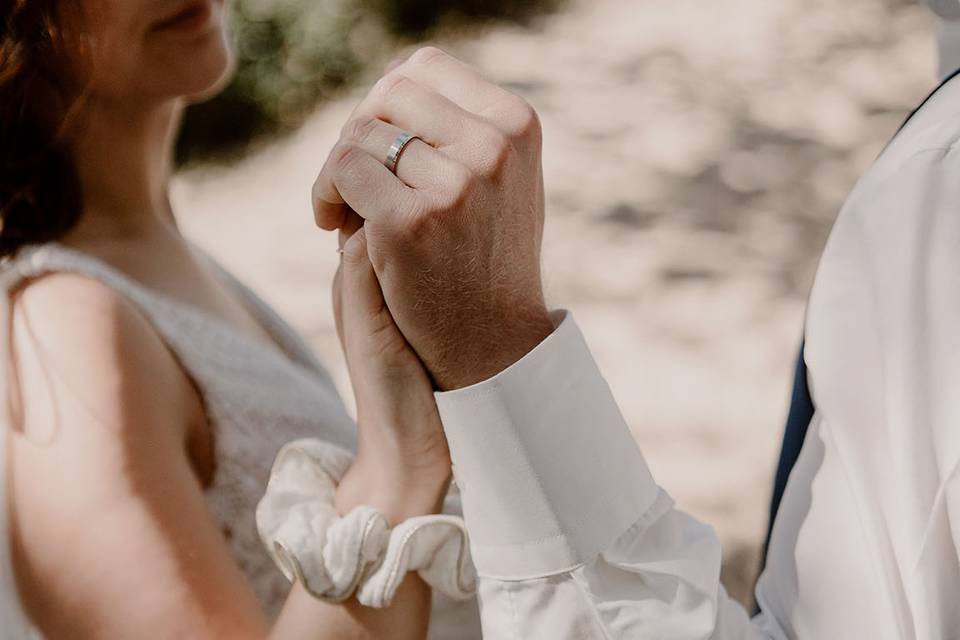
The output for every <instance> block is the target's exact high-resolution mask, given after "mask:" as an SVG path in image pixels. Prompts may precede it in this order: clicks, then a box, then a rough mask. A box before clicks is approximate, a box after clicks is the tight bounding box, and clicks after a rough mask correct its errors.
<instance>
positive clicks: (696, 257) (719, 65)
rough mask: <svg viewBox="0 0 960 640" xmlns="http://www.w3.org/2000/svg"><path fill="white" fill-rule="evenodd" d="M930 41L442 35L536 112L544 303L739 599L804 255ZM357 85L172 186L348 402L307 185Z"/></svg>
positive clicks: (918, 25)
mask: <svg viewBox="0 0 960 640" xmlns="http://www.w3.org/2000/svg"><path fill="white" fill-rule="evenodd" d="M932 34H933V21H932V18H931V16H930V15H928V14H927V12H926V11H925V10H923V9H922V8H920V7H919V6H918V5H917V4H914V3H911V2H906V1H903V0H900V1H898V0H844V1H843V2H836V1H831V2H825V1H823V0H778V1H777V2H770V1H769V0H713V1H712V2H709V3H707V2H702V1H701V0H646V1H643V2H640V1H636V0H580V1H573V2H571V4H570V6H569V7H568V8H567V9H566V10H565V11H563V12H560V13H558V14H555V15H553V16H550V17H548V18H546V19H545V20H543V21H542V23H540V24H538V25H536V26H534V27H533V28H524V29H521V28H517V27H498V28H495V29H492V30H490V31H488V32H485V33H483V34H480V35H476V36H472V37H469V38H466V39H458V40H456V41H453V42H444V43H442V44H443V46H445V47H446V48H448V49H450V50H452V51H454V52H455V53H457V54H458V55H460V56H461V57H463V58H465V59H466V60H468V61H470V62H472V63H474V64H476V65H477V66H478V67H479V68H481V69H482V70H483V71H484V73H485V74H487V75H488V77H490V78H491V79H494V80H496V81H498V82H500V83H504V84H506V85H508V86H509V87H510V88H512V89H513V90H515V91H517V92H519V93H520V94H522V95H524V96H525V97H526V98H527V99H529V100H530V102H531V103H533V104H534V106H536V107H537V109H538V110H539V112H540V113H541V116H542V119H543V123H544V129H545V137H546V142H545V149H544V165H545V179H546V186H547V193H548V222H547V229H546V237H545V244H544V252H545V255H544V265H545V273H546V281H547V294H548V300H549V302H550V303H551V304H552V305H553V306H562V307H567V308H569V309H572V310H573V312H574V313H575V315H576V317H577V319H578V322H579V323H580V325H581V327H582V328H583V330H584V332H585V334H586V336H587V338H588V340H589V342H590V344H591V346H592V348H593V350H594V353H595V355H596V357H597V359H598V361H599V362H600V366H601V368H602V369H603V371H604V372H605V374H606V376H607V379H608V380H609V382H610V385H611V386H612V388H613V390H614V393H615V395H616V397H617V399H618V400H619V402H620V405H621V407H622V408H623V411H624V413H625V415H626V417H627V419H628V421H629V423H630V425H631V427H632V429H633V432H634V434H635V435H636V438H637V441H638V442H639V444H640V446H641V447H642V449H643V451H644V453H645V454H646V457H647V459H648V461H649V463H650V465H651V467H652V469H653V471H654V473H655V475H656V477H657V479H658V481H659V482H660V484H661V485H662V486H664V487H665V488H666V489H667V490H669V491H670V493H671V494H672V495H673V496H674V497H675V498H676V500H677V502H678V503H679V505H680V506H681V507H682V508H684V509H686V510H688V511H690V512H692V513H693V514H695V515H697V516H698V517H700V518H702V519H704V520H706V521H707V522H709V523H711V524H713V525H714V526H715V527H716V529H717V531H718V533H719V535H720V537H721V539H722V540H723V543H724V547H725V556H726V566H725V581H726V582H727V584H728V586H729V588H730V589H731V590H732V592H733V593H734V594H735V595H736V596H737V597H739V598H741V599H742V600H746V599H747V598H749V594H748V587H747V585H748V584H749V583H750V582H751V580H752V575H753V572H754V569H755V566H756V565H755V563H756V559H757V557H758V553H759V546H760V543H761V540H762V537H763V534H764V532H765V529H766V522H767V517H766V510H767V505H768V501H769V495H770V486H771V478H772V473H773V467H774V464H775V459H776V455H777V452H778V448H779V438H780V435H781V425H782V420H783V417H784V415H785V412H786V402H787V398H788V391H789V383H790V372H791V365H792V361H793V358H794V356H795V352H796V348H797V346H798V343H799V338H800V331H801V325H802V314H803V305H804V300H805V296H806V293H807V290H808V288H809V284H810V282H811V279H812V274H813V271H814V269H815V266H816V258H817V255H818V253H819V251H820V249H821V247H822V245H823V243H824V241H825V238H826V234H827V232H828V231H829V226H830V223H831V220H832V219H833V216H834V214H835V212H836V211H837V210H838V208H839V205H840V204H841V202H842V200H843V198H844V197H845V195H846V193H847V192H848V191H849V189H850V187H851V186H852V184H853V182H854V180H855V179H856V177H857V175H858V174H859V173H860V172H861V171H862V170H863V169H864V167H866V166H867V165H868V164H869V163H870V162H871V160H872V159H873V157H874V156H875V155H876V154H877V152H878V151H879V150H880V148H881V146H882V145H883V143H884V141H885V140H886V139H887V137H888V136H889V135H890V134H891V133H892V132H893V131H894V130H895V128H896V126H897V124H898V123H899V121H900V120H901V119H902V117H903V116H904V114H905V113H906V112H907V111H908V110H909V108H910V107H911V106H913V105H914V104H915V103H916V102H918V101H919V100H920V99H921V98H922V97H923V95H924V94H925V93H926V91H927V90H928V89H930V88H931V87H932V85H933V84H934V67H935V61H934V50H933V35H932ZM359 95H360V94H359V93H356V92H354V93H352V94H350V95H345V96H344V97H343V98H342V99H339V100H337V101H334V102H332V103H328V104H326V105H324V106H323V107H322V108H321V109H319V110H318V111H317V112H316V114H315V115H314V116H313V117H311V119H310V120H309V121H308V122H307V123H306V125H305V126H304V127H303V128H302V129H300V130H299V131H298V132H297V133H296V134H294V135H292V136H290V137H288V138H287V139H284V140H280V141H276V142H275V143H273V144H271V145H269V146H267V147H265V148H263V149H261V150H259V151H257V152H256V153H254V154H253V155H251V156H249V157H248V158H246V159H244V160H243V161H241V162H239V163H236V164H233V165H232V166H229V167H221V166H206V167H200V168H196V169H192V170H190V171H188V172H185V173H182V174H180V175H179V176H178V178H177V180H176V182H175V187H174V200H175V205H176V208H177V210H178V217H179V219H180V221H181V224H182V226H183V228H184V229H185V231H186V233H187V234H188V235H189V236H191V237H192V238H194V239H195V240H196V241H197V242H198V243H199V244H201V245H202V246H204V247H206V248H207V249H208V250H209V251H210V252H211V253H213V254H214V255H215V256H216V257H218V258H219V259H220V260H221V261H222V262H223V263H224V264H226V265H227V266H228V267H229V268H231V269H233V270H234V271H235V272H236V273H237V274H238V275H239V276H240V277H241V278H243V279H244V280H245V281H247V282H248V283H249V284H251V286H253V287H254V288H255V289H256V290H258V291H259V292H260V293H261V294H262V295H263V297H264V298H265V299H267V300H268V301H269V302H271V303H272V304H274V305H275V306H276V307H277V308H278V310H279V311H280V312H281V313H282V314H284V315H285V316H286V317H287V318H288V319H289V320H290V321H291V322H292V324H294V325H295V326H296V327H297V328H298V329H300V330H302V332H303V333H304V334H305V335H306V336H307V337H308V338H309V339H310V341H311V342H312V344H313V345H315V347H316V349H317V351H318V352H319V354H320V355H321V357H322V358H323V360H324V361H325V362H326V363H327V364H328V366H329V367H330V369H331V370H332V372H333V373H334V376H335V378H336V380H337V381H338V384H339V385H340V388H341V391H342V393H343V395H344V397H345V398H348V399H349V398H350V397H351V396H350V390H349V385H348V382H347V378H346V373H345V370H344V366H343V359H342V356H341V354H340V351H339V346H338V344H337V341H336V334H335V331H334V327H333V319H332V316H331V305H330V299H329V283H330V280H331V277H332V274H333V272H334V270H335V267H336V254H335V252H334V247H335V238H334V237H333V236H332V234H326V233H324V232H322V231H319V230H317V229H316V228H315V227H314V226H313V223H312V216H311V213H310V207H309V189H310V185H311V183H312V181H313V178H314V176H315V174H316V172H317V170H318V169H319V167H320V165H321V164H322V162H323V159H324V157H325V156H326V153H327V152H328V150H329V149H330V147H331V146H332V145H333V143H334V142H335V139H336V137H337V133H338V130H339V128H340V125H341V124H342V123H343V121H344V120H345V118H346V116H347V114H348V113H349V111H350V109H351V107H352V105H353V104H354V103H355V102H356V100H357V99H358V97H359ZM349 403H352V401H350V400H348V404H349Z"/></svg>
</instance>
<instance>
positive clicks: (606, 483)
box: [435, 310, 658, 580]
mask: <svg viewBox="0 0 960 640" xmlns="http://www.w3.org/2000/svg"><path fill="white" fill-rule="evenodd" d="M551 316H552V319H553V321H554V325H555V326H556V329H555V330H554V332H553V333H551V334H550V335H549V336H547V338H546V339H544V340H543V342H541V343H540V344H539V345H537V347H535V348H534V349H533V350H532V351H531V352H530V353H528V354H527V355H526V356H524V357H523V358H522V359H520V360H519V361H518V362H516V363H515V364H513V365H512V366H510V367H508V368H507V369H505V370H504V371H502V372H500V373H499V374H497V375H496V376H494V377H492V378H490V379H489V380H485V381H483V382H480V383H477V384H475V385H472V386H469V387H465V388H463V389H457V390H454V391H446V392H437V393H436V394H435V395H436V399H437V405H438V407H439V409H440V417H441V419H442V421H443V426H444V430H445V431H446V434H447V440H448V442H449V445H450V454H451V457H452V459H453V469H454V478H455V480H456V482H457V484H458V485H459V487H460V491H461V496H462V500H463V511H464V518H465V520H466V524H467V529H468V531H469V533H470V548H471V552H472V554H473V559H474V562H475V563H476V566H477V570H478V572H479V574H480V575H482V576H485V577H491V578H498V579H503V580H523V579H529V578H533V577H537V576H546V575H552V574H555V573H559V572H562V571H567V570H569V569H571V568H573V567H576V566H578V565H580V564H583V563H585V562H588V561H590V560H591V559H593V558H594V557H596V556H597V555H598V554H599V553H600V552H602V551H603V550H604V549H606V548H607V547H608V546H609V545H610V544H611V543H612V542H613V541H614V540H615V539H616V538H617V537H619V536H620V535H621V534H622V533H623V532H624V531H626V529H627V528H629V527H630V526H631V525H632V524H633V523H635V522H636V521H638V520H640V518H641V517H642V516H643V514H644V513H645V512H646V511H647V510H648V509H649V508H650V507H651V506H652V505H653V504H654V501H655V499H656V497H657V492H658V487H657V485H656V483H655V482H654V480H653V477H652V476H651V475H650V471H649V470H648V468H647V465H646V462H645V461H644V459H643V456H642V455H641V454H640V451H639V449H638V448H637V445H636V443H635V442H634V440H633V437H632V435H631V434H630V430H629V429H628V427H627V425H626V423H625V421H624V419H623V416H622V415H621V414H620V410H619V409H618V407H617V404H616V402H615V401H614V399H613V395H612V394H611V393H610V388H609V387H608V386H607V383H606V381H605V380H604V379H603V376H602V375H601V374H600V371H599V369H598V368H597V365H596V363H595V362H594V360H593V357H592V356H591V355H590V350H589V348H588V347H587V344H586V341H585V340H584V338H583V334H582V333H581V332H580V329H579V328H578V327H577V325H576V323H575V322H574V320H573V316H572V314H570V313H568V312H566V311H564V310H558V311H554V312H553V313H552V314H551Z"/></svg>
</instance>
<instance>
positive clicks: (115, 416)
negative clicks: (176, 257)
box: [8, 272, 198, 432]
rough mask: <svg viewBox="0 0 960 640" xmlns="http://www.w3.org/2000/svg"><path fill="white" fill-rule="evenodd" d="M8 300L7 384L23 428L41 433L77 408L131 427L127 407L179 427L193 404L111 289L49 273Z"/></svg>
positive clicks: (183, 382) (142, 321)
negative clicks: (11, 388) (9, 374)
mask: <svg viewBox="0 0 960 640" xmlns="http://www.w3.org/2000/svg"><path fill="white" fill-rule="evenodd" d="M8 295H9V296H10V303H11V310H12V311H11V319H10V322H11V330H12V340H11V345H12V348H13V358H12V362H13V363H14V364H15V366H14V367H13V368H12V369H11V371H13V372H15V374H16V376H15V378H16V379H11V380H10V384H11V385H13V386H14V388H16V387H19V395H20V397H21V398H22V403H23V409H24V411H25V413H24V416H23V417H24V419H25V421H26V426H28V427H31V428H34V429H39V430H40V431H41V432H42V431H45V430H47V429H49V428H50V426H51V425H50V424H48V423H49V421H51V420H54V419H55V418H56V414H57V413H59V414H61V416H62V415H63V414H64V411H65V410H67V409H72V408H79V407H80V406H85V407H86V408H87V409H88V410H90V411H92V412H93V413H94V414H96V415H98V416H100V417H101V419H102V421H103V422H105V423H107V424H110V425H112V426H114V427H115V428H117V429H119V430H124V429H126V428H129V427H131V426H133V425H132V422H133V421H131V420H130V417H131V416H132V415H135V413H131V409H132V408H134V407H143V408H144V409H147V408H148V407H147V405H155V406H150V407H149V408H150V410H151V411H156V412H159V413H162V414H165V415H166V416H167V417H168V419H170V420H173V421H177V422H182V423H183V424H186V423H187V419H188V418H189V416H191V415H192V414H193V413H194V411H195V404H196V403H197V402H198V399H197V398H196V394H195V392H194V391H193V389H192V387H191V386H190V384H189V381H188V380H187V377H186V375H185V374H184V372H183V371H182V370H181V368H180V366H179V365H178V363H177V361H176V359H175V357H174V356H173V354H172V353H171V352H170V351H169V350H168V349H167V348H166V346H165V344H164V343H163V341H162V340H161V338H160V336H159V335H158V333H157V331H156V330H155V328H154V327H153V326H152V324H151V323H150V321H149V320H148V319H147V318H146V317H145V316H144V315H143V313H142V312H141V311H140V309H138V308H137V306H136V305H135V304H134V303H133V302H131V301H130V300H128V299H127V298H126V297H125V296H123V295H122V294H121V293H119V292H118V291H116V290H115V289H114V288H112V287H110V286H109V285H107V284H105V283H103V282H101V281H98V280H96V279H94V278H91V277H88V276H86V275H83V274H79V273H73V272H50V273H45V274H40V275H37V276H35V277H31V278H28V279H25V280H23V281H22V282H20V283H18V284H17V286H16V287H15V288H13V289H12V290H11V291H9V292H8ZM51 393H53V394H54V395H53V398H52V400H53V401H51V397H50V394H51ZM14 397H17V395H16V394H15V395H14ZM31 422H37V423H38V424H30V423H31ZM138 422H139V421H138ZM137 428H141V427H137Z"/></svg>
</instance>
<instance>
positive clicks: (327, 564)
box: [256, 438, 477, 608]
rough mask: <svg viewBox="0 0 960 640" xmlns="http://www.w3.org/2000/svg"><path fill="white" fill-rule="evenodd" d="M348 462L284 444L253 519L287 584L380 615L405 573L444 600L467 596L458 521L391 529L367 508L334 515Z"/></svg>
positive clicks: (467, 566)
mask: <svg viewBox="0 0 960 640" xmlns="http://www.w3.org/2000/svg"><path fill="white" fill-rule="evenodd" d="M352 462H353V456H352V454H350V453H349V452H348V451H347V450H345V449H342V448H340V447H338V446H336V445H333V444H330V443H328V442H324V441H322V440H317V439H315V438H305V439H301V440H295V441H293V442H290V443H288V444H286V445H285V446H284V447H283V448H282V449H281V450H280V452H279V453H278V454H277V457H276V460H274V463H273V469H272V470H271V472H270V480H269V482H268V483H267V490H266V493H265V494H264V496H263V498H262V499H261V500H260V503H259V504H258V505H257V514H256V519H257V529H258V531H259V533H260V538H261V540H262V541H263V543H264V545H265V546H266V548H267V550H268V551H269V553H270V555H271V556H272V557H273V559H274V561H275V562H276V563H277V566H278V567H280V570H281V571H283V573H284V575H285V576H286V577H287V579H288V580H291V581H293V580H298V581H300V582H301V583H302V584H303V585H304V588H305V589H306V590H307V591H308V592H309V593H310V594H311V595H313V596H314V597H317V598H320V599H322V600H327V601H329V602H342V601H344V600H346V599H347V598H349V597H350V596H352V595H354V594H356V597H357V600H359V602H360V603H361V604H363V605H365V606H368V607H376V608H382V607H386V606H388V605H389V604H390V602H391V601H392V600H393V596H394V594H395V593H396V591H397V589H398V588H399V586H400V583H401V582H402V581H403V579H404V577H405V576H406V574H407V572H408V571H417V572H418V573H419V574H420V576H421V577H422V578H423V580H424V581H425V582H426V583H427V584H428V585H430V586H431V587H432V588H433V589H436V590H437V591H440V592H441V593H443V594H444V595H447V596H449V597H450V598H453V599H456V600H466V599H468V598H471V597H473V596H474V594H475V593H476V579H477V578H476V570H475V569H474V566H473V562H472V561H471V559H470V549H469V544H468V539H467V531H466V528H465V527H464V523H463V519H462V518H461V517H459V516H451V515H428V516H418V517H415V518H410V519H408V520H405V521H404V522H401V523H400V524H398V525H397V526H396V527H393V528H392V529H391V528H390V526H389V523H388V522H387V519H386V518H385V517H384V516H383V514H381V513H380V512H379V511H377V510H376V509H374V508H373V507H369V506H358V507H356V508H355V509H353V510H352V511H350V513H348V514H346V515H345V516H343V517H340V516H339V515H338V514H337V511H336V507H335V506H334V497H335V495H336V490H337V485H338V484H339V483H340V480H341V479H342V478H343V476H344V475H345V474H346V472H347V469H348V468H349V467H350V464H351V463H352Z"/></svg>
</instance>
